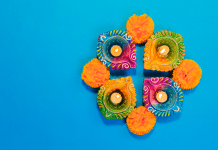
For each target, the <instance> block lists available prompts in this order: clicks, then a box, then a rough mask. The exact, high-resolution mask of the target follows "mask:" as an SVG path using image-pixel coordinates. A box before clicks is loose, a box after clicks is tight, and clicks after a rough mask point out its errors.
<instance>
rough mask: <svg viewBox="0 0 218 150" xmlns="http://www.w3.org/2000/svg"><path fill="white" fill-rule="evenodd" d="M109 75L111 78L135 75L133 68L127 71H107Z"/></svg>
mask: <svg viewBox="0 0 218 150" xmlns="http://www.w3.org/2000/svg"><path fill="white" fill-rule="evenodd" d="M109 71H110V74H111V75H112V76H120V77H122V76H132V75H136V69H135V68H131V69H127V70H115V69H109Z"/></svg>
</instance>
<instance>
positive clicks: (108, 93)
mask: <svg viewBox="0 0 218 150" xmlns="http://www.w3.org/2000/svg"><path fill="white" fill-rule="evenodd" d="M97 103H98V106H99V109H100V111H101V112H102V115H103V116H104V117H105V118H106V119H123V118H126V117H127V116H128V115H129V113H130V112H131V111H132V110H133V109H134V107H135V106H136V93H135V88H134V84H133V83H132V78H131V77H125V78H120V79H112V80H109V81H107V82H106V83H105V84H104V85H103V86H101V88H100V90H99V92H98V96H97Z"/></svg>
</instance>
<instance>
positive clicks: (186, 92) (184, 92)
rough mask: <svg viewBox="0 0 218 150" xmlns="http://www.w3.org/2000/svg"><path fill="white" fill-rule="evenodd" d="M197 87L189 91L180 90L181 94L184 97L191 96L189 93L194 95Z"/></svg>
mask: <svg viewBox="0 0 218 150" xmlns="http://www.w3.org/2000/svg"><path fill="white" fill-rule="evenodd" d="M197 87H198V86H196V87H195V88H193V89H190V90H182V92H183V94H184V95H189V94H191V93H194V92H195V90H196V89H197Z"/></svg>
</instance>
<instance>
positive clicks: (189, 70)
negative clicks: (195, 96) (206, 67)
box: [173, 59, 202, 89]
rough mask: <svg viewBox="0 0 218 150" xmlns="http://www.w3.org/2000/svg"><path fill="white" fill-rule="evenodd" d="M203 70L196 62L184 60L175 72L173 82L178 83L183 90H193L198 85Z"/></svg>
mask: <svg viewBox="0 0 218 150" xmlns="http://www.w3.org/2000/svg"><path fill="white" fill-rule="evenodd" d="M201 74H202V70H201V68H200V66H199V65H198V64H197V63H196V62H195V61H194V60H188V59H185V60H183V61H182V62H181V63H180V65H179V66H178V67H177V68H176V69H175V70H174V71H173V80H175V81H176V82H178V84H179V85H180V87H181V88H182V89H192V88H194V87H196V86H197V85H198V83H199V82H200V79H201Z"/></svg>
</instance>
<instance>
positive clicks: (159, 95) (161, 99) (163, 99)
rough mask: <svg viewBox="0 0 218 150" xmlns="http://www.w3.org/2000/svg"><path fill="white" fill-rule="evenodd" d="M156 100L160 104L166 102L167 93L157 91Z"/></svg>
mask: <svg viewBox="0 0 218 150" xmlns="http://www.w3.org/2000/svg"><path fill="white" fill-rule="evenodd" d="M156 100H157V101H158V102H160V103H164V102H166V101H167V93H166V92H163V91H159V92H157V94H156Z"/></svg>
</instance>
